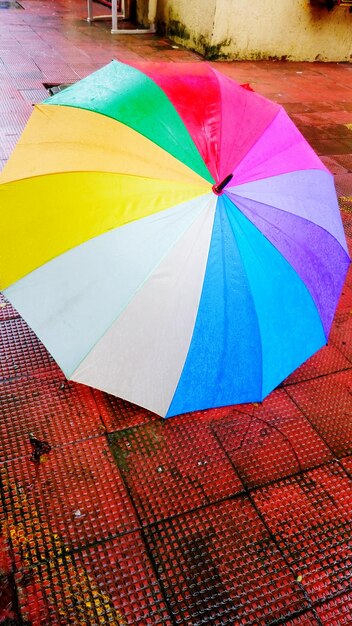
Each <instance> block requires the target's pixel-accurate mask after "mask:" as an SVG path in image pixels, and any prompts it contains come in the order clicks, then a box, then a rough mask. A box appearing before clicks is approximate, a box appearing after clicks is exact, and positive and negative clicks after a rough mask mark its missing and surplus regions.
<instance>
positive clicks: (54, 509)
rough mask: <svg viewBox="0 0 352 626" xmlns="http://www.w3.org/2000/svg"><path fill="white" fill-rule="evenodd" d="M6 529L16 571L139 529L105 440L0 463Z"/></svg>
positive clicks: (64, 447) (77, 444)
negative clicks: (34, 458)
mask: <svg viewBox="0 0 352 626" xmlns="http://www.w3.org/2000/svg"><path fill="white" fill-rule="evenodd" d="M0 472H1V483H2V484H1V488H2V492H3V498H4V504H5V515H4V519H3V520H1V521H2V523H4V524H5V525H6V528H7V535H8V537H9V538H10V540H11V544H12V548H13V552H14V557H15V563H16V567H17V568H18V569H19V568H22V567H25V566H30V565H34V564H36V563H38V562H39V561H43V560H47V559H52V558H55V557H56V558H58V557H60V556H61V555H62V554H64V553H67V552H69V551H71V550H73V549H78V548H80V547H82V546H86V545H88V544H93V543H95V542H96V541H99V540H102V539H103V538H104V539H107V538H110V537H114V536H115V535H118V534H120V533H124V532H128V531H132V530H134V529H136V528H138V526H139V524H138V521H137V519H136V516H135V513H134V509H133V506H132V504H131V502H130V499H129V497H128V494H127V492H126V489H125V487H124V484H123V481H122V479H121V476H120V474H119V471H118V469H117V468H116V466H115V465H114V462H113V460H112V459H111V456H110V454H109V449H108V446H107V443H106V440H105V438H104V437H101V438H97V439H94V440H88V441H85V442H80V443H76V444H74V445H72V444H68V445H66V446H63V447H61V448H60V449H57V450H52V451H51V452H50V453H49V454H48V455H47V457H46V458H44V459H43V462H42V463H41V464H39V465H35V464H34V463H32V462H31V461H30V460H29V459H28V458H23V459H19V460H16V461H12V462H7V463H3V464H1V465H0Z"/></svg>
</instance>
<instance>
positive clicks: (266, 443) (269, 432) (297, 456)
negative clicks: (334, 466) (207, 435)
mask: <svg viewBox="0 0 352 626" xmlns="http://www.w3.org/2000/svg"><path fill="white" fill-rule="evenodd" d="M213 428H214V431H215V433H216V435H217V437H218V439H219V441H220V442H221V443H222V445H223V447H224V449H225V450H226V452H227V454H228V455H229V457H230V459H231V461H232V463H233V464H234V466H235V468H236V470H237V472H238V474H239V476H240V477H241V479H242V481H243V483H244V484H245V485H246V487H248V488H253V487H258V486H259V485H263V484H265V483H268V482H272V481H275V480H279V479H282V478H284V477H285V476H289V475H290V474H297V473H299V472H301V471H302V470H303V469H307V468H309V467H314V466H317V465H320V464H323V463H326V462H328V461H330V460H331V458H332V455H331V452H330V451H329V449H328V448H327V446H326V445H325V444H324V442H323V441H322V439H321V438H320V437H319V435H318V434H317V433H316V432H315V430H314V429H313V428H312V426H311V425H310V424H309V422H308V421H307V419H306V418H305V417H304V416H303V415H302V413H301V411H300V410H299V409H298V408H297V406H296V405H295V404H294V403H293V402H292V400H291V399H290V398H289V397H288V396H287V394H286V393H285V392H284V391H283V390H277V391H274V392H273V393H272V394H270V396H269V397H268V398H267V399H266V400H264V402H263V404H262V405H259V406H258V407H254V408H253V412H252V413H251V414H249V415H244V414H241V413H238V412H236V411H233V414H232V416H231V417H229V418H227V419H224V420H221V421H218V422H216V424H214V426H213Z"/></svg>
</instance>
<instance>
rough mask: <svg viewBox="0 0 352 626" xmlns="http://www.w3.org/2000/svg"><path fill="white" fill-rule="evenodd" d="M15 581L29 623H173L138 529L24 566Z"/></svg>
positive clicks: (117, 625) (53, 625)
mask: <svg viewBox="0 0 352 626" xmlns="http://www.w3.org/2000/svg"><path fill="white" fill-rule="evenodd" d="M16 582H17V587H18V589H19V603H20V608H21V613H22V617H23V619H24V620H28V623H29V624H31V625H32V626H48V625H49V624H50V626H63V625H64V624H65V625H68V624H71V625H72V626H77V625H78V624H81V625H82V626H83V624H86V625H90V624H94V626H98V625H100V624H101V625H102V626H106V625H107V624H112V625H113V626H127V624H130V625H131V626H135V625H137V624H139V625H140V626H146V625H147V624H148V626H149V625H150V626H154V625H155V626H156V625H158V624H160V625H161V624H163V625H164V626H172V621H171V619H170V617H169V613H168V610H167V607H166V604H165V601H164V599H163V596H162V593H161V590H160V586H159V582H158V580H157V578H156V575H155V572H154V571H153V568H152V566H151V564H150V561H149V558H148V553H147V550H146V548H145V545H144V543H143V540H142V538H141V536H140V534H139V533H138V532H134V533H131V534H127V535H124V536H122V537H117V538H115V539H113V540H111V541H106V542H104V543H101V544H98V545H96V546H91V547H89V548H84V549H83V550H81V551H80V552H77V553H74V554H71V555H69V554H63V555H62V557H59V558H58V559H55V560H51V561H49V562H48V563H41V564H38V565H37V566H35V567H33V568H31V569H25V570H23V571H21V572H19V573H18V574H17V576H16Z"/></svg>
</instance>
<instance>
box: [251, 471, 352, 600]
mask: <svg viewBox="0 0 352 626" xmlns="http://www.w3.org/2000/svg"><path fill="white" fill-rule="evenodd" d="M253 498H254V501H255V504H256V506H257V507H258V509H259V511H260V512H261V514H262V516H263V519H264V520H265V523H266V524H267V526H268V528H269V529H270V531H271V532H272V534H273V536H274V537H275V540H276V542H277V544H278V545H279V547H280V549H281V551H282V552H283V554H284V555H285V558H286V559H287V561H288V562H289V563H290V565H291V566H292V568H293V571H294V573H295V575H296V576H297V577H302V580H301V584H302V586H303V588H304V589H305V590H306V592H307V594H308V596H309V598H310V599H311V601H312V602H318V601H321V600H324V599H327V598H329V597H333V596H335V595H338V594H341V593H342V592H346V591H348V590H349V589H351V586H352V581H351V567H352V553H351V536H352V484H351V481H350V480H349V478H348V476H347V475H346V473H345V472H344V470H343V469H342V468H341V467H340V466H339V464H338V463H331V464H330V465H327V466H325V467H323V468H318V469H314V470H311V471H309V472H307V473H305V474H304V475H302V476H300V477H298V478H289V479H285V480H284V481H283V482H281V483H278V484H276V485H272V486H270V487H263V488H262V489H260V490H258V491H256V492H254V493H253Z"/></svg>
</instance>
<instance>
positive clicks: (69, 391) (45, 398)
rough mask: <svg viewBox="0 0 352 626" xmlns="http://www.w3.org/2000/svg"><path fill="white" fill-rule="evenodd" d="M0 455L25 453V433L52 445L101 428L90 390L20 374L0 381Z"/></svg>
mask: <svg viewBox="0 0 352 626" xmlns="http://www.w3.org/2000/svg"><path fill="white" fill-rule="evenodd" d="M0 407H1V422H0V434H1V436H0V458H1V459H2V460H10V459H15V458H17V457H20V456H25V455H29V454H31V452H32V448H31V445H30V442H29V433H33V435H34V436H35V437H36V438H37V439H39V440H44V441H47V442H48V443H49V444H50V445H51V446H52V447H59V446H60V445H62V444H66V443H72V442H74V441H77V440H82V439H88V438H92V437H96V436H98V435H101V434H102V433H103V432H105V428H104V426H103V424H102V422H101V420H100V416H99V413H98V410H97V407H96V404H95V402H94V399H93V396H92V392H91V390H90V389H89V388H88V387H85V386H84V385H76V384H75V383H67V382H64V381H63V380H62V379H57V380H38V379H31V378H23V379H20V380H16V381H14V382H11V383H4V384H3V385H0Z"/></svg>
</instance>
